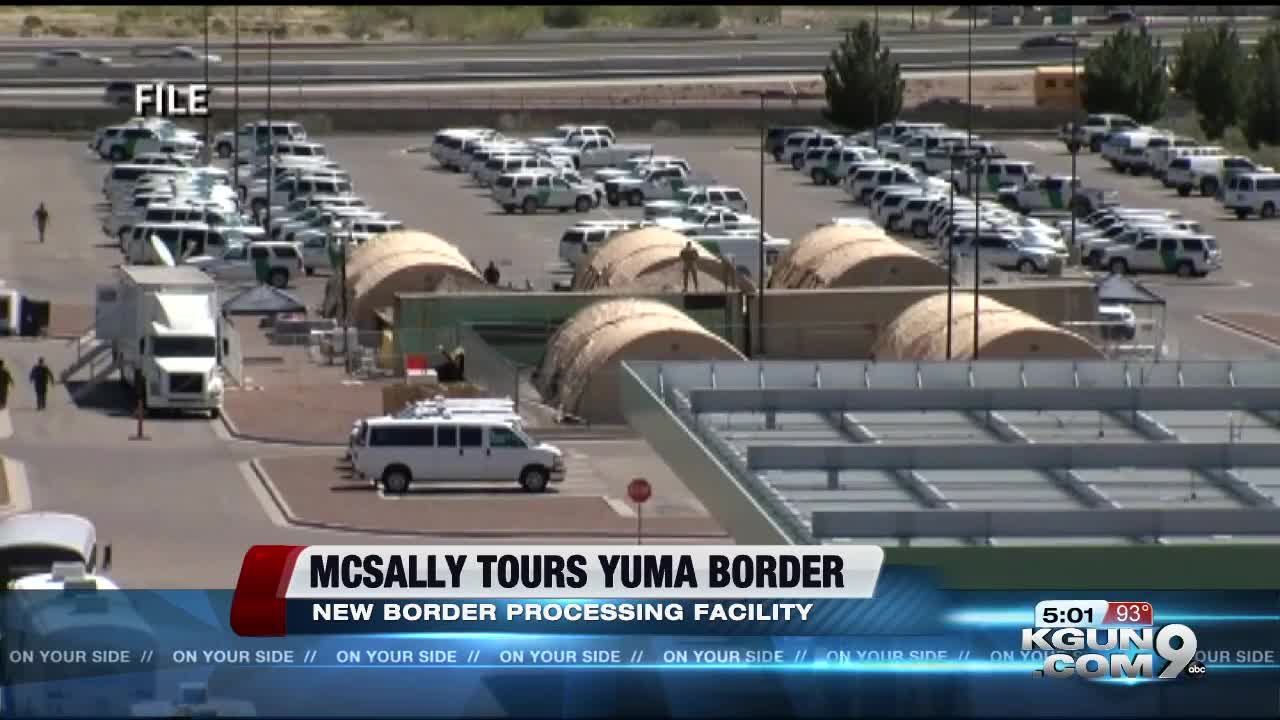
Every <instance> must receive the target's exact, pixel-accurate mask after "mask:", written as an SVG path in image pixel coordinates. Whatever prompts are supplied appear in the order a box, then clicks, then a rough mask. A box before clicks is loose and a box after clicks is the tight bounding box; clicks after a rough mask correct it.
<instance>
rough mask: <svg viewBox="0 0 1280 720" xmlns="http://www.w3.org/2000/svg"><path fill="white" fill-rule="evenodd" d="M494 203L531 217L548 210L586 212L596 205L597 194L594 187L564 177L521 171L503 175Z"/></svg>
mask: <svg viewBox="0 0 1280 720" xmlns="http://www.w3.org/2000/svg"><path fill="white" fill-rule="evenodd" d="M493 201H494V202H495V203H497V204H498V205H499V206H501V207H502V209H503V210H505V211H506V212H508V213H513V212H515V211H516V210H520V211H521V212H523V213H525V214H526V215H528V214H533V213H536V212H538V211H539V210H544V209H547V208H554V209H556V210H559V211H561V212H565V211H567V210H577V211H578V212H580V213H584V212H587V211H588V210H590V209H591V208H593V207H595V206H596V195H595V189H594V188H590V187H586V186H584V185H574V184H572V183H570V182H569V181H568V180H566V179H564V178H562V177H558V176H554V175H551V174H548V173H545V172H541V173H530V172H521V173H510V174H507V175H502V176H500V177H499V178H498V179H497V181H496V182H494V184H493Z"/></svg>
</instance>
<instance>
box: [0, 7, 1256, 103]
mask: <svg viewBox="0 0 1280 720" xmlns="http://www.w3.org/2000/svg"><path fill="white" fill-rule="evenodd" d="M1265 28H1266V25H1265V24H1261V23H1249V24H1243V23H1242V24H1241V25H1240V32H1241V36H1242V39H1243V40H1244V41H1245V42H1246V43H1250V42H1253V41H1254V40H1256V38H1257V37H1259V36H1260V35H1261V33H1262V31H1263V30H1265ZM1090 31H1091V32H1092V33H1093V35H1092V37H1090V38H1088V39H1087V40H1086V41H1085V42H1084V44H1083V46H1082V50H1088V49H1089V48H1090V47H1092V46H1094V45H1096V44H1098V43H1099V42H1101V40H1102V39H1103V38H1104V37H1105V35H1106V33H1108V32H1110V31H1111V29H1110V28H1103V27H1097V28H1090ZM1053 32H1054V28H1052V27H1042V28H1020V27H1019V28H1009V29H1004V30H994V29H985V30H984V31H982V32H979V33H977V34H975V35H974V36H973V61H974V62H975V63H976V64H978V65H980V66H982V67H984V68H990V67H1009V66H1018V67H1023V68H1029V67H1033V66H1035V65H1042V64H1053V63H1059V62H1065V61H1067V60H1068V59H1069V58H1070V55H1071V53H1070V49H1069V48H1065V47H1058V48H1042V49H1035V50H1024V49H1022V48H1021V43H1022V41H1023V40H1025V39H1027V38H1028V37H1032V36H1036V35H1044V34H1051V33H1053ZM1152 32H1154V33H1155V34H1156V35H1157V36H1158V37H1160V38H1161V39H1162V40H1163V42H1164V44H1165V48H1166V49H1173V48H1176V47H1177V44H1178V39H1179V37H1180V35H1181V27H1180V26H1178V27H1165V28H1156V29H1154V30H1153V31H1152ZM838 39H839V36H838V35H836V34H833V33H830V32H813V33H807V34H805V33H800V34H795V33H789V34H779V35H774V34H770V35H764V36H760V37H754V38H750V39H741V38H737V39H716V40H704V41H701V42H696V43H695V42H690V41H688V40H684V41H661V42H658V41H641V42H626V43H618V42H612V43H609V42H546V43H513V44H509V45H479V44H474V45H473V44H452V43H431V44H428V43H417V44H414V43H365V44H341V43H333V44H317V43H280V45H279V46H278V47H276V48H275V49H274V50H273V56H272V63H271V65H270V71H271V77H272V81H273V82H276V81H278V82H281V83H293V84H297V83H309V84H314V83H353V82H377V83H406V82H421V83H444V82H457V81H459V80H484V79H492V80H498V79H513V78H516V79H518V78H529V79H534V78H539V79H574V78H601V77H639V76H652V77H669V76H680V75H698V76H730V75H744V74H748V75H760V74H766V73H768V74H780V75H795V74H798V73H816V72H819V71H820V70H821V69H822V68H823V67H824V66H825V65H826V63H827V59H828V57H829V53H830V50H831V48H832V47H833V46H834V45H835V44H836V42H837V41H838ZM885 42H886V44H887V45H888V46H889V47H890V48H891V49H892V51H893V53H894V56H895V58H896V59H897V60H898V61H899V62H901V63H902V64H903V66H904V69H907V70H932V69H939V68H945V67H958V66H961V65H964V64H967V62H968V59H969V37H968V35H966V34H965V33H960V32H953V31H947V32H935V33H926V32H920V33H914V34H887V35H886V36H885ZM192 45H195V43H192ZM142 46H148V47H151V48H153V49H154V48H155V47H157V45H155V44H151V43H146V44H140V43H139V41H132V42H130V41H108V40H97V41H93V40H89V41H82V42H78V43H76V42H71V41H59V42H58V43H57V44H54V45H33V44H32V43H30V42H27V41H22V42H18V41H6V42H5V43H3V44H0V87H4V88H20V87H21V88H41V89H42V88H50V87H98V88H101V86H102V84H103V83H104V82H105V81H107V80H157V79H165V80H173V81H196V80H197V79H203V78H204V73H205V68H204V65H203V64H202V63H184V64H174V63H162V62H160V61H157V60H150V59H147V58H145V57H135V56H134V54H133V51H134V49H135V48H137V47H142ZM51 47H76V48H80V49H84V50H88V51H91V52H98V53H104V54H107V55H108V56H110V57H112V59H113V63H112V65H111V66H106V67H100V68H83V67H77V68H73V67H65V68H37V67H36V66H35V62H34V60H35V57H34V56H35V54H36V53H37V52H38V51H39V50H41V49H50V48H51ZM210 52H211V53H215V54H220V55H221V56H222V60H223V62H221V63H217V64H212V65H210V66H209V76H210V79H211V81H212V82H214V83H225V82H229V81H231V80H232V79H233V78H234V77H235V69H234V65H235V64H234V63H233V62H231V61H232V59H233V53H232V50H231V48H229V47H227V45H226V44H225V43H216V44H211V45H210ZM240 60H241V61H240V64H239V78H240V81H241V83H245V82H249V83H252V82H254V81H260V82H265V80H266V77H267V73H268V64H267V62H266V59H265V51H263V50H261V49H259V48H258V47H254V48H252V49H248V50H245V51H244V52H242V53H241V58H240Z"/></svg>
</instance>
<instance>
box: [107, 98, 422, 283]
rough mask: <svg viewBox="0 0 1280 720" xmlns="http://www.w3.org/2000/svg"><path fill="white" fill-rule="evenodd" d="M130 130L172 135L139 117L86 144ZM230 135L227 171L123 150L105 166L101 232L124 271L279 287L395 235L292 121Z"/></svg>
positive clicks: (184, 157)
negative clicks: (149, 268)
mask: <svg viewBox="0 0 1280 720" xmlns="http://www.w3.org/2000/svg"><path fill="white" fill-rule="evenodd" d="M134 127H144V128H148V129H151V130H153V131H155V132H158V133H162V134H172V133H176V132H177V130H176V129H174V128H172V127H171V123H169V121H165V120H158V119H150V118H148V119H136V120H134V121H131V123H129V124H127V125H125V126H117V127H113V128H104V129H103V130H102V131H99V133H98V135H97V137H95V139H94V140H93V141H91V143H90V146H91V147H92V148H94V149H95V150H98V152H99V154H100V155H103V154H104V153H103V152H102V151H101V146H102V144H103V143H105V142H108V141H109V138H111V137H112V135H113V133H111V132H110V131H112V130H115V131H116V132H115V133H114V135H117V136H118V135H120V134H121V132H120V131H121V130H123V131H125V132H127V131H128V130H131V129H133V128H134ZM236 132H237V133H238V134H239V135H240V138H239V140H243V141H244V142H243V143H237V144H239V145H241V152H240V155H239V157H238V158H237V159H236V160H233V163H234V164H233V167H232V169H231V170H228V169H225V168H222V167H218V166H216V165H212V164H201V161H200V160H199V158H198V157H197V155H196V154H192V153H178V152H147V153H141V154H135V153H133V152H129V153H127V154H126V155H125V157H126V159H125V160H123V161H120V162H116V163H114V164H113V165H112V167H111V169H110V170H109V171H108V172H107V173H106V176H105V178H104V180H103V194H104V196H106V199H107V206H108V207H107V212H106V213H105V214H104V216H103V222H102V230H103V232H104V233H105V234H106V235H108V236H109V237H112V238H114V239H115V240H116V241H117V242H118V243H119V245H120V249H121V251H122V253H123V254H124V255H125V259H126V262H127V263H128V264H135V265H137V264H157V263H161V264H189V265H194V266H197V267H199V268H201V269H202V270H204V271H206V272H207V273H209V274H211V275H213V276H215V277H217V278H218V279H219V280H222V281H225V282H230V283H252V282H254V281H259V282H266V283H268V284H270V285H273V286H275V287H281V288H283V287H286V286H288V285H289V283H290V282H291V281H292V280H293V279H295V278H297V277H298V276H299V275H301V274H303V273H306V274H310V273H312V272H315V271H316V270H320V269H326V270H327V269H331V268H332V267H333V264H334V261H335V259H336V253H339V252H343V251H344V250H345V248H346V246H347V244H348V243H354V244H359V243H361V242H363V241H365V240H367V239H368V238H370V237H373V236H375V235H378V234H381V233H384V232H389V231H392V230H396V229H400V228H401V227H402V225H401V223H400V222H398V221H396V220H393V219H391V218H388V217H387V216H386V214H385V213H381V212H376V211H374V210H372V209H370V208H369V207H368V206H367V204H366V203H365V201H364V200H363V199H361V198H359V197H358V196H356V195H355V194H354V186H353V185H352V183H351V180H350V177H349V176H348V175H347V173H346V172H345V171H344V170H342V169H341V166H340V165H338V164H337V163H335V162H333V161H332V160H330V159H329V158H328V157H327V153H326V152H325V151H324V146H323V145H320V144H318V143H314V142H310V141H308V140H307V137H306V131H305V130H304V129H303V128H302V127H301V126H300V125H298V124H297V123H270V124H269V123H265V122H251V123H248V124H246V125H245V126H243V127H242V128H239V129H238V130H237V131H236ZM285 138H287V139H285ZM233 141H234V139H233ZM217 142H218V143H221V142H223V139H222V138H219V139H218V141H217ZM245 146H247V147H245ZM233 147H234V146H233ZM300 147H305V148H307V151H308V152H306V153H305V154H303V153H299V152H298V148H300ZM249 148H252V149H249ZM220 154H221V153H220ZM106 156H108V157H111V154H110V153H107V154H106Z"/></svg>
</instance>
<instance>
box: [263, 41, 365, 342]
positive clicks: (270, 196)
mask: <svg viewBox="0 0 1280 720" xmlns="http://www.w3.org/2000/svg"><path fill="white" fill-rule="evenodd" d="M275 34H276V22H275V18H274V17H272V18H271V20H270V21H269V24H268V25H267V214H266V221H265V222H264V223H263V225H262V227H264V228H266V230H267V231H268V232H270V231H271V203H273V202H274V201H275V194H276V174H275V162H274V161H275V155H276V154H275V147H274V145H275V139H276V138H275V128H274V127H272V125H271V39H272V36H273V35H275ZM343 302H346V299H345V296H344V298H343ZM344 332H345V331H344ZM346 341H347V337H346V336H345V335H343V336H342V342H344V343H345V342H346ZM343 347H345V345H344V346H343Z"/></svg>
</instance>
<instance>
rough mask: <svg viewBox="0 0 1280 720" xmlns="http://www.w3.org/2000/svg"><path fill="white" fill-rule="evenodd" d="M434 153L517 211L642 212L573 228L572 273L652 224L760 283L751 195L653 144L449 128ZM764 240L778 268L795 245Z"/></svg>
mask: <svg viewBox="0 0 1280 720" xmlns="http://www.w3.org/2000/svg"><path fill="white" fill-rule="evenodd" d="M606 149H608V150H610V151H612V152H605V150H606ZM430 152H431V154H432V156H433V157H434V158H435V160H436V162H437V163H438V164H439V165H440V167H442V168H444V169H448V170H452V171H455V172H460V173H461V172H465V173H468V174H470V176H471V177H472V179H473V180H474V182H475V184H476V185H478V186H481V187H487V188H490V191H491V194H492V197H493V200H494V202H495V203H496V204H497V205H498V206H500V207H502V208H503V209H504V210H505V211H506V212H509V213H513V212H516V211H520V212H523V213H526V214H529V213H536V212H539V211H541V210H547V209H554V210H559V211H560V212H568V211H569V210H577V211H578V212H587V211H589V210H591V209H593V208H597V207H600V206H601V205H603V204H605V203H608V205H609V206H611V207H619V206H625V207H631V208H641V210H642V213H643V214H642V216H641V217H640V218H636V219H634V220H631V219H624V220H589V221H582V222H578V223H575V224H573V225H572V226H571V227H569V228H568V229H567V230H565V232H564V234H563V235H562V236H561V239H560V249H559V256H560V258H561V260H563V261H564V262H565V264H566V265H567V266H568V267H570V268H575V267H577V266H578V265H580V264H581V263H582V262H584V261H585V260H586V258H587V257H588V256H589V255H590V254H591V253H592V252H594V250H595V249H596V248H598V247H599V246H600V245H601V244H603V243H604V242H605V241H606V240H607V239H608V238H610V237H612V236H613V235H614V234H616V233H618V232H622V231H626V230H632V229H636V228H639V227H644V226H650V225H652V226H659V227H664V228H667V229H670V230H672V231H674V232H679V233H681V234H684V235H687V236H689V237H690V238H691V239H693V240H696V241H697V242H699V243H701V244H702V245H703V246H704V247H706V248H707V249H708V250H710V251H711V252H713V253H715V254H717V255H720V256H722V257H731V258H732V259H733V263H734V265H735V266H736V267H737V269H738V271H739V273H741V274H743V275H746V276H748V277H750V278H756V277H759V276H760V273H761V269H760V267H759V264H760V263H759V256H760V242H761V236H762V232H761V228H760V222H759V220H757V219H756V218H754V217H752V216H751V215H750V214H749V209H750V208H749V203H748V200H747V196H746V193H744V192H743V191H742V189H741V188H737V187H731V186H726V185H720V184H717V183H715V181H714V180H713V179H710V178H698V177H696V176H695V175H694V172H693V169H692V168H691V167H690V165H689V162H688V161H687V160H686V159H684V158H681V157H675V156H670V155H658V154H656V152H655V149H654V148H653V147H652V146H651V145H624V144H622V143H619V142H617V139H616V136H615V135H614V133H613V131H612V130H611V129H610V128H608V127H607V126H603V125H562V126H560V127H557V128H556V129H555V131H554V133H553V134H551V135H548V136H544V137H535V138H530V139H521V138H512V137H506V136H504V135H503V134H501V133H499V132H497V131H495V130H492V129H488V128H446V129H444V130H441V131H440V132H438V133H437V134H436V136H435V138H434V140H433V142H432V144H431V148H430ZM763 236H764V242H765V246H766V264H768V263H770V262H771V260H773V259H776V258H777V256H778V254H779V253H780V252H781V251H782V250H783V249H785V247H786V246H787V244H789V243H788V242H787V241H786V240H780V239H777V238H772V237H770V236H768V235H767V234H763Z"/></svg>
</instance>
